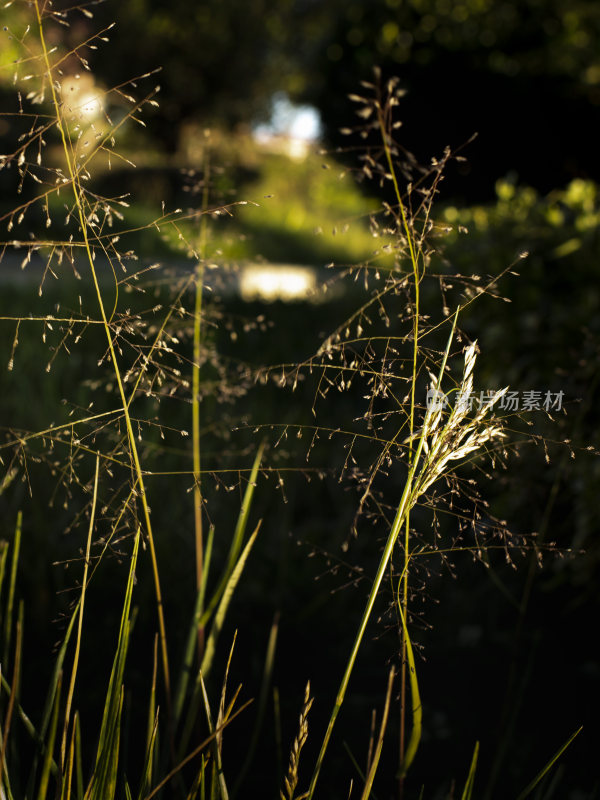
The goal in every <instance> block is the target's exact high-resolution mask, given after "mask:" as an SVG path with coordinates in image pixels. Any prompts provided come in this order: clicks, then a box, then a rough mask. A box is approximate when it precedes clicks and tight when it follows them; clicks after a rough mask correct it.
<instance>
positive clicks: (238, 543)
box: [199, 442, 265, 627]
mask: <svg viewBox="0 0 600 800" xmlns="http://www.w3.org/2000/svg"><path fill="white" fill-rule="evenodd" d="M264 448H265V443H264V442H263V443H262V444H261V445H260V447H259V448H258V451H257V453H256V456H255V458H254V464H253V465H252V470H251V472H250V478H249V479H248V484H247V485H246V491H245V492H244V498H243V500H242V506H241V508H240V513H239V516H238V520H237V523H236V526H235V531H234V534H233V539H232V540H231V546H230V548H229V555H228V557H227V566H226V568H225V571H224V573H223V577H222V578H221V581H220V583H219V585H218V587H217V589H216V590H215V592H214V594H213V596H212V597H211V599H210V602H209V604H208V607H207V609H206V611H204V613H203V614H202V618H201V620H200V623H199V624H200V627H204V626H205V625H206V623H207V622H208V620H209V619H210V617H211V616H212V614H213V612H214V610H215V608H216V607H217V606H218V604H219V602H220V600H221V596H222V595H223V593H224V592H225V589H226V587H227V584H228V582H229V579H230V577H231V573H232V571H233V570H234V568H235V565H236V564H237V561H238V557H239V554H240V551H241V549H242V545H243V541H244V536H245V534H246V528H247V526H248V517H249V515H250V507H251V505H252V499H253V497H254V489H255V487H256V478H257V476H258V470H259V467H260V462H261V460H262V454H263V451H264Z"/></svg>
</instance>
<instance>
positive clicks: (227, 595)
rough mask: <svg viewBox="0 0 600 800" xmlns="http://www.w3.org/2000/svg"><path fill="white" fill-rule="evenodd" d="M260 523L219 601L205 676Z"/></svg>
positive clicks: (207, 650)
mask: <svg viewBox="0 0 600 800" xmlns="http://www.w3.org/2000/svg"><path fill="white" fill-rule="evenodd" d="M260 525H261V523H260V522H259V523H258V525H257V526H256V528H255V530H254V532H253V534H252V535H251V536H250V538H249V539H248V542H247V543H246V546H245V547H244V549H243V551H242V554H241V555H240V557H239V559H238V561H237V563H236V564H235V566H234V568H233V570H232V572H231V575H230V577H229V580H228V581H227V584H226V586H225V590H224V592H223V596H222V598H221V602H220V603H219V608H218V610H217V613H216V614H215V618H214V620H213V624H212V626H211V629H210V636H209V637H208V641H207V642H206V650H205V651H204V657H203V659H202V665H201V667H200V671H201V672H202V674H203V675H204V676H205V677H206V675H208V673H209V672H210V668H211V666H212V662H213V658H214V654H215V650H216V645H217V639H218V637H219V633H220V632H221V629H222V627H223V623H224V622H225V617H226V615H227V609H228V608H229V603H230V602H231V598H232V596H233V593H234V591H235V588H236V586H237V585H238V583H239V580H240V578H241V577H242V572H243V571H244V567H245V566H246V561H247V560H248V556H249V555H250V551H251V550H252V546H253V544H254V542H255V541H256V537H257V536H258V532H259V530H260Z"/></svg>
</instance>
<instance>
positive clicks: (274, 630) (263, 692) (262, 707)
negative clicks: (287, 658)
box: [232, 613, 279, 797]
mask: <svg viewBox="0 0 600 800" xmlns="http://www.w3.org/2000/svg"><path fill="white" fill-rule="evenodd" d="M278 632H279V613H277V614H276V616H275V619H274V620H273V624H272V625H271V632H270V633H269V642H268V644H267V653H266V655H265V666H264V669H263V677H262V682H261V687H260V695H259V697H258V710H257V714H256V723H255V725H254V730H253V731H252V738H251V740H250V743H249V745H248V750H247V752H246V758H245V759H244V763H243V765H242V768H241V770H240V773H239V775H238V778H237V781H236V783H235V786H234V787H233V792H232V797H235V796H236V794H237V793H238V791H239V788H240V786H241V785H242V783H243V781H244V778H245V776H246V774H247V772H248V770H249V769H250V765H251V764H252V758H253V757H254V752H255V750H256V746H257V744H258V738H259V736H260V732H261V729H262V724H263V720H264V717H265V711H266V708H267V698H268V696H269V687H270V685H271V678H272V676H273V666H274V664H275V650H276V647H277V634H278Z"/></svg>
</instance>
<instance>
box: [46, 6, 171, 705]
mask: <svg viewBox="0 0 600 800" xmlns="http://www.w3.org/2000/svg"><path fill="white" fill-rule="evenodd" d="M35 9H36V15H37V24H38V32H39V38H40V44H41V47H42V55H43V58H44V64H45V71H46V74H47V75H48V77H49V84H50V91H51V94H52V103H53V106H54V112H55V117H56V123H57V127H58V131H59V133H60V136H61V140H62V146H63V150H64V155H65V161H66V165H67V170H68V174H69V182H70V184H71V187H72V189H73V197H74V202H75V207H76V210H77V218H78V221H79V225H80V227H81V233H82V236H83V245H84V251H85V254H86V258H87V261H88V264H89V267H90V273H91V276H92V281H93V284H94V290H95V294H96V298H97V301H98V307H99V310H100V315H101V319H102V325H103V328H104V331H105V333H106V338H107V342H108V351H109V354H110V358H111V363H112V365H113V370H114V375H115V380H116V383H117V386H118V391H119V399H120V404H121V408H122V411H123V416H124V420H125V426H126V429H127V439H128V443H129V449H130V458H131V471H132V479H133V487H134V488H135V489H136V490H137V494H138V495H139V498H140V502H141V506H142V510H143V515H144V523H145V527H146V535H147V538H148V545H149V550H150V559H151V563H152V574H153V579H154V592H155V597H156V606H157V614H158V626H159V637H160V647H161V658H162V667H163V680H164V685H165V693H166V699H167V706H168V708H169V709H170V706H171V699H170V698H171V681H170V673H169V659H168V652H167V634H166V626H165V618H164V609H163V599H162V591H161V586H160V578H159V573H158V560H157V557H156V548H155V542H154V534H153V532H152V523H151V521H150V507H149V504H148V498H147V495H146V487H145V483H144V474H143V471H142V467H141V463H140V458H139V454H138V449H137V445H136V440H135V434H134V430H133V424H132V420H131V415H130V411H129V402H128V400H127V395H126V393H125V387H124V384H123V379H122V375H121V370H120V368H119V363H118V360H117V355H116V352H115V346H114V342H113V336H112V333H111V328H110V323H109V320H108V317H107V314H106V309H105V305H104V299H103V295H102V291H101V289H100V285H99V282H98V276H97V273H96V268H95V265H94V258H93V254H92V245H91V243H90V231H89V224H88V220H87V218H86V214H85V210H84V206H85V202H84V192H83V188H82V186H81V182H80V177H79V174H80V171H79V170H78V169H77V167H76V165H75V162H74V158H73V151H72V148H71V146H70V140H69V136H68V132H67V131H66V129H65V126H64V124H63V121H62V117H61V109H60V103H59V100H58V97H57V93H56V87H55V85H54V82H53V80H52V66H51V65H50V56H49V52H48V48H47V45H46V40H45V36H44V26H43V20H42V13H41V10H40V4H39V0H35ZM169 717H170V711H169Z"/></svg>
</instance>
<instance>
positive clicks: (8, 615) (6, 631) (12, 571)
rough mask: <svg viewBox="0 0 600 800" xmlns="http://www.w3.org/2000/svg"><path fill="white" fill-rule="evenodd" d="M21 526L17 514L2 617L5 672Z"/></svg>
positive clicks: (20, 513) (7, 660)
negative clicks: (6, 594) (6, 596)
mask: <svg viewBox="0 0 600 800" xmlns="http://www.w3.org/2000/svg"><path fill="white" fill-rule="evenodd" d="M22 524H23V513H22V512H21V511H19V512H18V513H17V524H16V526H15V538H14V541H13V549H12V559H11V564H10V579H9V584H8V598H7V601H6V616H5V617H4V654H3V657H2V666H3V667H4V669H5V670H6V666H7V664H8V663H9V652H10V641H11V637H12V618H13V607H14V602H15V584H16V580H17V565H18V563H19V553H20V550H21V528H22Z"/></svg>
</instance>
